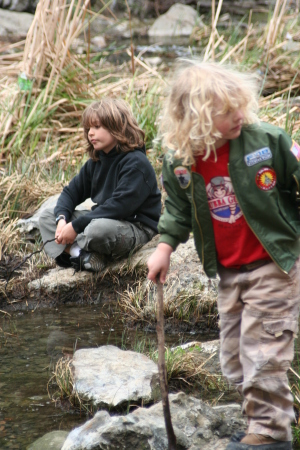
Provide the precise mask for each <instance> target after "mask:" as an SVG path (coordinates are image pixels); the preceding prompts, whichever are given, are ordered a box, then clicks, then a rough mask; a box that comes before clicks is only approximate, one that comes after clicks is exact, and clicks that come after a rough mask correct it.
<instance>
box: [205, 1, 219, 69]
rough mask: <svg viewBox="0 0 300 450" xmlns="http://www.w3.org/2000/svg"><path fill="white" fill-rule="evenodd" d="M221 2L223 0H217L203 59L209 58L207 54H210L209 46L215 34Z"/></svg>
mask: <svg viewBox="0 0 300 450" xmlns="http://www.w3.org/2000/svg"><path fill="white" fill-rule="evenodd" d="M222 4H223V0H219V3H218V8H217V12H216V17H215V18H214V21H213V25H212V33H211V34H210V37H209V41H208V44H207V46H206V50H205V54H204V58H203V60H204V61H207V60H208V58H209V55H210V47H211V46H212V44H213V42H214V38H215V34H216V32H217V31H216V28H217V23H218V20H219V15H220V12H221V8H222Z"/></svg>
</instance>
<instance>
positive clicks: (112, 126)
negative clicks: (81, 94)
mask: <svg viewBox="0 0 300 450" xmlns="http://www.w3.org/2000/svg"><path fill="white" fill-rule="evenodd" d="M99 122H100V124H101V125H102V126H103V127H104V128H106V129H107V130H108V131H109V132H110V134H111V135H112V136H113V137H114V138H115V139H116V140H117V150H118V151H122V152H131V151H133V150H134V149H135V148H137V147H142V146H143V145H144V138H145V133H144V131H143V130H142V129H141V128H140V127H139V126H138V123H137V121H136V119H135V118H134V116H133V114H132V111H131V109H130V106H129V105H128V104H127V103H126V102H125V101H124V100H120V99H112V98H103V99H101V100H99V101H97V102H94V103H92V104H91V105H89V106H88V107H87V108H86V109H85V111H84V112H83V115H82V125H83V129H84V136H85V138H86V140H87V144H88V145H87V153H88V154H89V156H90V157H91V158H92V159H93V160H96V159H97V156H96V153H97V150H94V147H93V146H92V144H91V143H90V142H89V140H88V131H89V128H90V127H91V126H93V125H98V124H99Z"/></svg>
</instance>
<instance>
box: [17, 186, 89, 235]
mask: <svg viewBox="0 0 300 450" xmlns="http://www.w3.org/2000/svg"><path fill="white" fill-rule="evenodd" d="M59 195H60V194H56V195H52V196H51V197H49V198H48V199H47V200H45V201H44V203H42V205H41V206H40V208H39V209H38V210H37V211H36V212H35V213H34V214H33V215H32V216H31V217H29V218H28V219H20V220H18V222H17V225H18V227H19V229H20V232H21V233H27V234H28V233H29V234H30V233H31V234H32V235H34V234H35V232H36V231H38V230H39V219H40V216H41V213H42V212H43V211H44V210H45V209H47V208H54V206H55V205H56V202H57V199H58V197H59ZM94 204H95V203H93V202H92V200H91V199H90V198H88V199H87V200H85V201H84V202H83V203H81V204H80V205H78V206H76V208H75V209H76V210H78V211H80V210H83V209H88V210H90V209H91V207H92V206H93V205H94ZM28 237H30V236H28Z"/></svg>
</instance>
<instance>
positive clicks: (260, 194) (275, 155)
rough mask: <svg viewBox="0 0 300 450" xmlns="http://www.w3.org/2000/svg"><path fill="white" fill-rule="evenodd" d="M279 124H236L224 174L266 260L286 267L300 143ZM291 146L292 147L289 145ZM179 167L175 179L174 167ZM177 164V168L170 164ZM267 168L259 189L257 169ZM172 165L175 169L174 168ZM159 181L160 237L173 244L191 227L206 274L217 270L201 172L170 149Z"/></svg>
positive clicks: (292, 243)
mask: <svg viewBox="0 0 300 450" xmlns="http://www.w3.org/2000/svg"><path fill="white" fill-rule="evenodd" d="M293 144H294V143H293V141H292V140H291V138H290V137H289V136H288V135H287V134H286V133H285V132H284V131H283V130H282V129H281V128H278V127H275V126H273V125H270V124H267V123H263V122H261V123H259V124H255V125H248V126H245V127H243V128H242V131H241V134H240V136H239V138H237V139H234V140H232V141H230V153H229V166H228V168H229V174H230V177H231V181H232V185H233V188H234V192H235V195H236V197H237V201H238V203H239V206H240V208H241V210H242V212H243V214H244V217H245V219H246V222H247V223H248V225H249V227H250V228H251V230H252V231H253V233H254V234H255V235H256V237H257V238H258V239H259V241H260V242H261V244H262V245H263V247H264V248H265V250H266V251H267V252H268V253H269V255H270V257H271V258H272V260H273V261H274V262H275V263H276V264H277V265H278V266H279V267H280V268H281V270H283V271H284V272H289V271H290V269H291V268H292V266H293V264H294V262H295V260H296V259H297V258H298V256H299V254H300V240H299V235H300V220H299V213H298V209H297V204H296V197H297V193H298V195H299V191H300V189H299V185H300V163H299V161H298V159H300V149H299V154H297V151H298V147H297V144H295V147H293ZM292 149H293V152H292V151H291V150H292ZM179 167H181V168H182V169H184V170H185V172H186V173H185V178H184V179H181V180H179V178H178V173H179V172H178V171H180V170H181V169H178V168H179ZM176 168H177V170H176ZM263 168H264V169H265V168H271V169H274V171H275V173H276V184H275V185H274V187H272V188H269V187H267V189H266V190H264V189H262V188H261V186H260V187H259V185H258V184H257V177H258V175H259V174H258V172H259V171H260V170H261V169H263ZM174 170H175V171H176V174H177V176H176V174H175V173H174ZM163 182H164V187H165V189H166V191H167V194H168V197H167V199H166V202H165V210H164V213H163V215H162V216H161V218H160V221H159V225H158V230H159V233H160V234H161V237H160V242H165V243H167V244H169V245H171V247H173V249H174V250H175V249H176V247H177V245H178V244H179V243H183V242H186V241H187V240H188V238H189V234H190V232H191V231H192V232H193V234H194V240H195V246H196V249H197V252H198V254H199V257H200V260H201V262H202V265H203V268H204V271H205V273H206V274H207V276H209V277H215V276H216V274H217V257H216V248H215V240H214V232H213V226H212V220H211V215H210V210H209V206H208V200H207V194H206V188H205V183H204V179H203V177H202V176H201V175H200V174H198V173H196V172H193V170H192V167H184V166H183V164H182V161H181V160H180V159H176V158H174V156H173V152H172V151H170V152H168V153H167V154H166V156H165V158H164V164H163Z"/></svg>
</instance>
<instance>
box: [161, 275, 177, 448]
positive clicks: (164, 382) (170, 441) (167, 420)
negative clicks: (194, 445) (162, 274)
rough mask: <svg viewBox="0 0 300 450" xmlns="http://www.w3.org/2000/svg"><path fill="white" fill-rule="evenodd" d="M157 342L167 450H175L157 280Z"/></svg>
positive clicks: (162, 307) (162, 301)
mask: <svg viewBox="0 0 300 450" xmlns="http://www.w3.org/2000/svg"><path fill="white" fill-rule="evenodd" d="M156 331H157V340H158V373H159V382H160V390H161V399H162V405H163V412H164V418H165V425H166V430H167V436H168V450H176V436H175V433H174V430H173V425H172V421H171V413H170V405H169V397H168V383H167V374H166V363H165V336H164V299H163V286H162V284H161V282H160V281H159V276H158V278H157V325H156Z"/></svg>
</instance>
